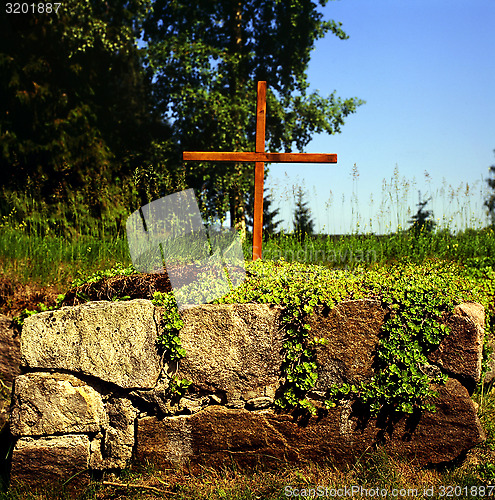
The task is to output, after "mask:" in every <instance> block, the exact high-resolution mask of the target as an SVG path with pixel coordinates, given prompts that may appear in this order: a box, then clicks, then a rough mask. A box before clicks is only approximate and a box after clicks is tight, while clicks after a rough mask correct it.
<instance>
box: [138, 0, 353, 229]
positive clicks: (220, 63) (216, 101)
mask: <svg viewBox="0 0 495 500" xmlns="http://www.w3.org/2000/svg"><path fill="white" fill-rule="evenodd" d="M326 3H327V0H319V1H318V4H319V5H320V6H324V5H325V4H326ZM329 32H330V33H331V34H333V35H336V36H338V37H339V38H341V39H345V38H347V35H346V34H345V33H344V31H343V30H342V27H341V24H340V23H337V22H335V21H325V20H323V15H322V14H321V12H320V11H319V10H318V5H317V4H316V3H315V2H313V1H312V0H283V1H282V0H216V1H211V0H193V1H185V0H156V1H155V2H154V4H153V12H152V14H151V15H150V16H149V17H148V19H147V20H146V22H145V33H144V39H145V41H146V42H147V43H148V56H149V59H148V62H149V66H150V67H151V68H152V69H153V71H154V75H155V84H154V96H155V101H156V104H157V106H159V108H160V110H161V111H162V113H163V116H164V119H166V120H169V121H170V123H171V124H173V132H174V137H175V143H176V145H177V156H176V161H177V163H179V162H180V152H181V151H183V150H196V151H201V150H217V151H242V150H251V151H254V133H255V109H256V82H257V81H258V80H266V81H267V82H268V86H269V91H268V96H267V107H268V111H267V141H268V150H272V151H280V150H285V151H291V150H292V149H293V148H296V149H298V150H303V149H304V148H305V146H306V145H307V144H308V143H309V141H310V139H311V138H312V136H313V134H315V133H320V132H326V133H328V134H334V133H337V132H340V127H341V126H342V125H343V123H344V119H345V117H346V116H348V115H349V114H350V113H353V112H355V110H356V108H357V106H359V105H360V104H361V103H362V101H360V100H359V99H357V98H350V99H344V100H342V99H340V98H338V97H337V96H336V95H335V93H332V94H331V95H330V96H328V97H322V96H320V95H319V94H318V93H317V92H309V90H308V89H309V83H308V81H307V73H306V71H307V68H308V63H309V60H310V53H311V50H312V49H313V48H314V45H315V42H316V41H317V40H318V39H320V38H322V37H323V36H324V35H325V34H326V33H329ZM253 177H254V176H253V169H252V166H251V165H249V164H247V165H246V164H216V165H212V164H188V165H187V170H186V179H187V182H188V184H189V186H190V187H194V188H195V189H196V190H198V191H200V192H203V193H204V194H205V196H204V199H205V200H207V201H206V205H207V206H206V208H207V211H209V212H210V213H212V214H217V215H218V214H220V215H221V214H224V213H225V212H226V211H227V209H230V214H231V221H232V225H233V226H236V227H242V226H243V225H244V220H245V219H244V206H245V193H247V192H249V191H251V190H252V186H253V182H254V179H253Z"/></svg>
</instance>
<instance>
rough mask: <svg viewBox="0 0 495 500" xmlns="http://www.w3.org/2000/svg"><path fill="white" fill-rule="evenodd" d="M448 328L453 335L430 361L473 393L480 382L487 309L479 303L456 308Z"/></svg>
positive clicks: (431, 354) (449, 336)
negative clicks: (458, 379) (459, 380)
mask: <svg viewBox="0 0 495 500" xmlns="http://www.w3.org/2000/svg"><path fill="white" fill-rule="evenodd" d="M446 324H447V326H449V327H450V329H451V331H450V334H449V335H447V336H446V337H445V338H444V339H443V340H442V342H441V343H440V345H439V346H438V348H437V349H435V350H434V351H432V352H431V353H430V354H429V355H428V360H429V361H430V362H431V363H434V364H436V365H438V366H439V367H440V368H442V370H444V371H446V372H447V373H449V374H451V375H453V376H457V377H459V378H460V379H461V380H462V381H463V383H464V384H465V385H466V386H467V387H468V389H469V390H470V391H472V390H474V388H475V386H476V384H477V383H478V382H479V381H480V378H481V361H482V358H483V340H484V335H485V331H484V325H485V311H484V308H483V306H482V305H480V304H476V303H465V304H461V305H459V306H457V307H456V308H455V311H454V314H453V315H452V316H450V317H449V318H448V320H447V322H446Z"/></svg>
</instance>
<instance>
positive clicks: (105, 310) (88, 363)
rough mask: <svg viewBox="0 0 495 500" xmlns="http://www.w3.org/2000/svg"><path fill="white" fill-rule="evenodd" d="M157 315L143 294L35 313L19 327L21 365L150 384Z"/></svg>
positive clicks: (126, 384)
mask: <svg viewBox="0 0 495 500" xmlns="http://www.w3.org/2000/svg"><path fill="white" fill-rule="evenodd" d="M156 320H157V318H155V308H154V306H153V304H152V303H151V302H150V301H149V300H142V299H136V300H131V301H125V302H88V303H87V304H83V305H80V306H75V307H63V308H62V309H60V310H57V311H48V312H44V313H40V314H36V315H35V316H31V317H30V318H27V319H26V321H25V323H24V327H23V330H22V335H21V353H22V364H23V366H25V367H27V368H43V369H52V368H53V369H58V370H68V371H71V372H75V373H83V374H85V375H91V376H93V377H97V378H99V379H101V380H103V381H105V382H111V383H113V384H116V385H118V386H120V387H122V388H125V389H131V388H149V389H151V388H153V387H154V386H155V385H156V382H157V380H158V377H159V375H160V372H161V368H162V364H161V359H160V355H159V353H158V351H157V348H156V337H157V321H156Z"/></svg>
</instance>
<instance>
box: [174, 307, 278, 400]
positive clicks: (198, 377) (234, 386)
mask: <svg viewBox="0 0 495 500" xmlns="http://www.w3.org/2000/svg"><path fill="white" fill-rule="evenodd" d="M281 311H282V309H281V308H280V307H274V306H270V305H265V304H225V305H210V304H206V305H201V306H198V307H191V308H188V309H184V310H183V311H182V312H181V314H182V319H183V321H184V327H183V328H182V330H181V332H180V339H181V343H182V346H183V347H184V348H185V350H186V352H187V356H186V358H184V359H182V360H180V363H179V373H178V376H179V377H180V378H186V379H188V380H191V381H192V382H193V385H194V387H195V389H197V390H200V391H203V392H206V393H213V394H215V393H217V394H220V395H221V396H222V397H224V398H225V399H224V402H225V403H227V404H229V405H238V404H240V403H239V402H240V401H241V400H244V401H245V400H248V399H252V398H255V397H260V396H269V397H272V396H273V395H274V393H275V391H276V390H277V388H278V387H279V384H280V377H281V371H280V370H281V365H282V342H283V335H284V333H283V331H282V329H281V328H280V324H279V318H280V314H281Z"/></svg>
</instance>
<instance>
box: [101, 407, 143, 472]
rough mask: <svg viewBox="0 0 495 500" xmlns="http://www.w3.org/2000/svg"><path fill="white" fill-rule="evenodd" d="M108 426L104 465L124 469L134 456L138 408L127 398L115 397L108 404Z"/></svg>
mask: <svg viewBox="0 0 495 500" xmlns="http://www.w3.org/2000/svg"><path fill="white" fill-rule="evenodd" d="M106 409H107V414H108V426H107V428H106V429H105V439H104V447H103V453H104V454H103V457H104V461H103V465H104V468H107V469H116V468H120V469H123V468H125V467H127V466H128V465H129V463H130V461H131V458H132V448H133V446H134V422H135V419H136V414H137V412H136V409H135V408H134V407H133V405H132V403H131V402H130V401H129V400H128V399H125V398H113V399H111V400H110V401H109V402H107V404H106Z"/></svg>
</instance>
